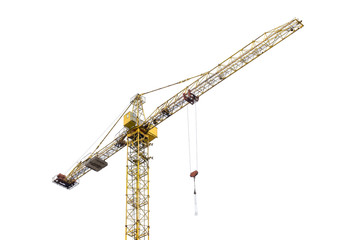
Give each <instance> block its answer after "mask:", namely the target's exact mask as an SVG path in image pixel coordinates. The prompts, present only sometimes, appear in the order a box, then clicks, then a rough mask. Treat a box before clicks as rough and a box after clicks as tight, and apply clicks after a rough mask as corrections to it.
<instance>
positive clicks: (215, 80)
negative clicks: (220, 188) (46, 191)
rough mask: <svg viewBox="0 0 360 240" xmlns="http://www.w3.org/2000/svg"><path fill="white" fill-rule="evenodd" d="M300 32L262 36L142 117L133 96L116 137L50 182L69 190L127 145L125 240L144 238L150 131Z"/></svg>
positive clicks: (289, 26) (139, 98) (287, 28)
mask: <svg viewBox="0 0 360 240" xmlns="http://www.w3.org/2000/svg"><path fill="white" fill-rule="evenodd" d="M302 27H303V24H302V22H301V21H300V20H298V19H296V18H295V19H293V20H291V21H290V22H287V23H285V24H283V25H281V26H279V27H277V28H274V29H272V30H270V31H268V32H265V33H264V34H262V35H261V36H259V37H258V38H256V39H255V40H253V41H252V42H250V43H249V44H248V45H246V46H245V47H244V48H242V49H241V50H239V51H238V52H236V53H235V54H233V55H231V56H230V57H229V58H227V59H225V60H224V61H223V62H221V63H220V64H218V65H217V66H216V67H214V68H212V69H211V70H210V71H207V72H205V73H203V74H200V75H198V76H195V77H192V78H188V79H186V80H183V81H180V82H178V83H183V82H186V81H189V80H193V82H192V83H191V84H189V85H188V86H187V87H185V88H184V89H183V90H181V91H180V92H178V93H177V94H175V95H174V96H173V97H171V98H170V99H168V100H167V101H165V102H164V103H163V104H161V105H160V106H159V107H157V108H156V109H155V111H153V112H152V113H151V114H150V115H149V116H148V117H147V118H146V117H145V114H144V109H143V104H144V103H145V98H144V97H143V95H145V94H146V93H143V94H137V95H136V96H135V97H134V98H132V100H131V102H130V105H129V106H128V108H129V107H131V106H132V111H131V112H128V113H126V111H127V110H128V108H126V110H125V112H124V113H123V115H121V117H120V118H119V120H120V119H121V118H122V117H123V116H124V128H123V129H122V130H121V131H120V132H119V133H117V134H116V136H115V138H114V140H112V141H111V142H110V143H108V144H107V145H105V146H104V147H102V148H101V149H99V146H100V145H101V144H100V145H98V147H97V148H96V149H95V150H94V151H93V152H92V153H91V154H89V155H87V156H86V157H85V158H83V159H82V160H81V161H80V162H78V163H77V164H76V165H75V167H73V168H72V170H71V171H70V172H69V173H68V174H67V175H63V174H58V175H57V176H55V177H54V179H53V182H54V183H56V184H59V185H61V186H63V187H65V188H67V189H71V188H73V187H74V186H76V185H77V184H78V180H79V179H80V178H81V177H82V176H84V175H85V174H86V173H88V172H89V171H91V170H94V171H99V170H101V169H102V168H104V167H106V166H107V159H108V158H110V157H111V156H112V155H114V154H115V153H116V152H118V151H120V150H121V149H123V148H124V147H125V146H127V167H126V169H127V170H126V171H127V175H126V225H125V229H126V230H125V232H126V237H125V239H126V240H127V239H128V238H129V239H134V240H140V239H148V238H149V159H150V157H149V146H150V144H151V141H152V140H154V139H155V138H156V137H157V128H156V126H158V125H159V124H160V123H161V122H163V121H164V120H166V119H167V118H169V117H170V116H172V115H174V114H175V113H176V112H178V111H179V110H181V109H182V108H184V107H185V106H186V105H188V104H189V103H190V104H194V103H195V102H197V101H198V100H199V97H200V96H201V95H203V94H204V93H206V92H207V91H209V90H210V89H212V88H213V87H215V86H216V85H218V84H219V83H220V82H222V81H224V80H225V79H227V78H228V77H230V76H231V75H232V74H234V73H235V72H237V71H239V70H240V69H241V68H243V67H244V66H246V65H247V64H249V63H250V62H252V61H253V60H255V59H256V58H258V57H259V56H261V55H262V54H264V53H265V52H267V51H268V50H270V49H271V48H272V47H274V46H275V45H277V44H278V43H280V42H282V41H283V40H284V39H286V38H288V37H289V36H290V35H292V34H294V33H295V32H296V31H298V30H299V29H301V28H302ZM194 79H195V80H194ZM178 83H175V84H178ZM175 84H172V85H175ZM169 86H171V85H169ZM160 89H162V88H160ZM125 113H126V114H125ZM119 120H118V121H119ZM118 121H117V122H118ZM117 122H116V123H117ZM112 129H113V128H112ZM112 129H111V130H112ZM111 130H110V131H111ZM110 131H109V133H110ZM109 133H108V134H109ZM108 134H107V135H106V136H108ZM102 142H103V141H102ZM102 142H101V143H102ZM98 149H99V150H98Z"/></svg>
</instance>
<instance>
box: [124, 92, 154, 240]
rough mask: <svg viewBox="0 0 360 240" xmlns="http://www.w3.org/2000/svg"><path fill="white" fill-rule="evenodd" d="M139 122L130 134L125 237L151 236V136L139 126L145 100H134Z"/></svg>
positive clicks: (128, 138)
mask: <svg viewBox="0 0 360 240" xmlns="http://www.w3.org/2000/svg"><path fill="white" fill-rule="evenodd" d="M133 112H134V113H136V115H135V116H136V119H135V122H136V125H135V126H134V127H133V129H132V130H131V131H129V133H128V134H127V165H126V169H127V171H126V224H125V239H126V240H127V239H128V238H129V239H134V240H140V239H149V229H150V226H149V212H150V211H149V160H150V157H149V146H150V136H149V134H147V133H146V132H145V131H144V129H141V128H140V127H139V124H140V122H141V121H142V120H141V117H138V116H143V117H145V116H144V113H143V101H142V100H141V96H140V95H138V96H137V97H136V98H135V100H134V101H133Z"/></svg>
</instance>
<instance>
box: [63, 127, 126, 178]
mask: <svg viewBox="0 0 360 240" xmlns="http://www.w3.org/2000/svg"><path fill="white" fill-rule="evenodd" d="M127 132H128V129H127V128H123V129H122V130H121V131H120V132H119V133H118V134H117V135H116V137H115V139H114V140H113V141H111V142H110V143H109V144H107V145H106V146H105V147H103V148H102V149H100V150H99V151H97V152H96V153H95V154H93V156H87V157H85V159H84V160H82V161H80V162H79V163H78V164H77V165H76V166H75V167H74V168H73V169H72V171H71V172H70V173H69V174H68V175H67V176H66V179H67V180H69V181H76V180H78V179H79V178H81V177H82V176H84V175H85V174H86V173H88V172H89V171H90V170H91V168H89V167H87V166H86V163H87V161H89V160H90V159H92V158H94V157H97V158H100V159H101V160H103V161H105V160H107V159H108V158H110V157H111V156H112V155H114V154H115V153H117V152H118V151H120V150H121V149H123V148H124V147H125V146H126V141H125V138H126V135H127Z"/></svg>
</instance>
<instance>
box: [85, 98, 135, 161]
mask: <svg viewBox="0 0 360 240" xmlns="http://www.w3.org/2000/svg"><path fill="white" fill-rule="evenodd" d="M130 106H131V103H130V104H129V105H128V106H127V107H126V108H125V110H124V111H123V112H122V113H121V115H120V116H119V117H117V118H116V119H117V120H116V122H115V124H114V125H113V126H112V128H111V129H110V130H109V132H108V133H107V134H106V135H105V137H104V138H103V139H102V140H101V142H100V143H99V145H98V146H97V147H96V148H95V150H94V151H93V152H92V153H91V154H90V156H92V155H93V154H94V153H95V152H96V150H98V148H99V147H100V146H101V144H102V143H103V142H104V140H105V139H106V138H107V136H109V134H110V132H111V131H112V130H113V129H114V127H115V126H116V124H118V122H119V121H120V119H122V117H123V116H124V114H125V113H126V111H127V110H128V109H129V107H130ZM111 124H113V122H112V123H111ZM110 126H111V125H110ZM110 126H109V127H110ZM109 127H107V129H109ZM107 129H106V130H105V132H106V131H107ZM105 132H104V133H105ZM104 133H103V134H101V136H103V135H104ZM101 136H100V137H101ZM100 137H99V138H98V139H97V140H96V142H97V141H98V140H99V139H100ZM94 144H95V142H94ZM94 144H93V145H94Z"/></svg>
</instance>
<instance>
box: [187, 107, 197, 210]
mask: <svg viewBox="0 0 360 240" xmlns="http://www.w3.org/2000/svg"><path fill="white" fill-rule="evenodd" d="M186 109H187V125H188V143H189V166H190V177H193V178H194V206H195V216H197V215H198V208H197V199H196V176H197V175H198V173H199V172H198V167H199V166H198V162H199V161H198V141H197V110H196V104H195V153H196V156H195V164H196V169H195V170H194V171H192V170H193V169H192V167H191V143H190V139H191V138H190V120H189V105H188V106H187V108H186Z"/></svg>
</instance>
